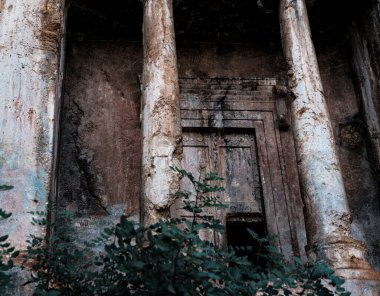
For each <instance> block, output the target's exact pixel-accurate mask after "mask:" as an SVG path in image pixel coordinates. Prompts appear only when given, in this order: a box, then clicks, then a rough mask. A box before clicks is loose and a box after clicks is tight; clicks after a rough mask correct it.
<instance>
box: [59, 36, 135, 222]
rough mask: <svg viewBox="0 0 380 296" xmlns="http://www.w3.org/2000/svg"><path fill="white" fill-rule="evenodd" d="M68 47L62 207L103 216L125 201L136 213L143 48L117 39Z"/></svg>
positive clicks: (60, 177)
mask: <svg viewBox="0 0 380 296" xmlns="http://www.w3.org/2000/svg"><path fill="white" fill-rule="evenodd" d="M69 46H70V47H69V50H68V52H67V64H66V82H65V87H64V98H63V109H62V121H61V139H60V151H59V155H60V161H59V163H60V164H59V173H58V198H57V202H58V206H59V208H61V209H62V208H65V209H68V210H71V211H73V212H75V213H76V214H77V215H78V216H88V215H95V216H96V215H100V216H103V215H107V214H109V210H108V207H112V206H115V205H117V204H121V205H124V208H125V211H126V212H127V213H133V214H138V211H139V194H140V167H141V137H140V91H139V84H138V75H139V73H141V60H142V59H141V55H142V51H141V46H139V45H133V44H131V43H127V42H114V41H103V42H102V41H84V42H73V43H72V44H70V45H69ZM138 61H140V63H139V62H138Z"/></svg>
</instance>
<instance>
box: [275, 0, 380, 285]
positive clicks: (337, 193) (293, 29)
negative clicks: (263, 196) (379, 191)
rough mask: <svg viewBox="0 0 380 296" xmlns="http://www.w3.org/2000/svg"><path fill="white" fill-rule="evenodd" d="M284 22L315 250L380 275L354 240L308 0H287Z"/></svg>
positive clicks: (345, 266)
mask: <svg viewBox="0 0 380 296" xmlns="http://www.w3.org/2000/svg"><path fill="white" fill-rule="evenodd" d="M280 22H281V32H282V40H283V47H284V52H285V56H286V58H287V62H288V65H289V84H290V88H291V91H292V92H293V97H294V101H293V102H292V117H293V127H294V135H295V140H296V151H297V158H298V162H299V170H300V175H301V184H302V189H303V195H304V200H305V204H306V215H307V220H306V223H307V231H308V241H309V244H310V248H311V251H312V252H313V253H314V254H315V256H316V258H319V259H326V260H328V261H329V262H330V264H331V265H332V266H333V268H334V269H335V270H337V273H338V274H339V275H341V276H344V277H347V278H350V277H351V278H360V277H361V278H362V279H371V278H372V279H378V278H379V275H378V274H376V273H375V272H374V271H373V270H372V269H371V267H370V265H369V264H368V262H367V261H366V259H365V248H364V245H363V244H361V243H359V242H356V241H354V240H353V239H352V234H351V225H350V212H349V208H348V203H347V199H346V194H345V189H344V185H343V178H342V175H341V172H340V166H339V161H338V156H337V153H336V148H335V141H334V136H333V131H332V127H331V123H330V121H329V114H328V111H327V106H326V101H325V98H324V92H323V87H322V83H321V78H320V74H319V69H318V63H317V59H316V55H315V50H314V46H313V43H312V40H311V33H310V28H309V23H308V16H307V12H306V7H305V2H304V0H299V1H288V0H283V1H282V2H281V4H280ZM310 255H311V256H312V254H310ZM352 270H357V271H356V272H352ZM354 273H355V274H354ZM359 274H360V275H359Z"/></svg>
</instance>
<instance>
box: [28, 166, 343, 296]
mask: <svg viewBox="0 0 380 296" xmlns="http://www.w3.org/2000/svg"><path fill="white" fill-rule="evenodd" d="M173 170H175V171H176V172H177V173H178V174H180V175H181V176H182V177H185V178H187V179H188V180H189V181H190V182H191V184H192V185H193V189H194V190H193V192H195V194H194V195H192V194H191V193H190V192H179V193H178V194H177V198H181V199H183V204H184V206H183V209H184V210H185V211H187V212H188V213H189V216H190V217H191V218H190V219H171V220H165V221H164V220H161V221H159V222H158V223H156V224H154V225H151V226H149V227H145V226H143V225H140V224H138V223H136V222H134V221H131V220H129V219H128V218H127V217H126V216H122V217H121V219H120V222H119V223H118V224H117V225H115V226H114V227H111V228H106V229H104V231H103V233H102V234H101V236H100V237H99V238H98V239H97V240H95V241H93V242H90V243H88V244H86V245H85V246H79V245H78V243H77V240H76V238H75V237H76V236H75V234H74V231H73V229H70V227H67V225H70V221H71V220H72V218H73V217H72V215H71V214H69V213H63V214H60V217H59V218H58V219H57V226H56V227H55V233H54V236H53V237H52V238H51V239H50V241H49V244H48V246H47V245H46V243H45V241H44V239H43V238H38V237H32V238H31V239H30V240H29V248H28V256H26V258H25V263H28V262H29V263H30V262H33V264H32V267H31V270H32V281H31V282H33V283H34V284H36V287H37V288H36V291H35V295H41V296H42V295H113V296H117V295H278V294H281V295H349V293H347V292H345V291H344V289H343V288H342V284H343V280H341V279H340V278H338V277H335V276H334V275H333V272H332V270H331V269H330V268H328V267H327V266H326V265H325V264H323V263H321V262H318V263H316V264H314V265H305V264H304V263H303V262H302V261H301V260H300V259H299V258H295V259H294V262H287V261H286V260H285V258H284V256H283V255H282V254H281V252H279V251H278V250H277V249H276V248H274V247H273V246H271V245H270V241H269V239H268V238H261V237H259V236H257V235H256V234H255V233H254V232H253V231H252V230H249V232H250V234H251V235H252V236H253V237H254V238H255V239H256V240H257V241H258V242H259V243H260V244H261V245H262V246H263V248H265V249H266V251H265V253H262V254H259V256H262V257H264V258H265V261H266V262H267V264H266V266H265V267H262V266H255V265H253V264H252V263H251V262H250V261H249V260H248V259H247V257H240V256H238V255H237V254H236V252H235V250H234V249H233V248H227V247H221V246H216V245H214V244H213V243H211V242H210V241H207V240H202V239H201V238H200V235H199V234H200V231H204V230H205V229H206V230H208V231H213V232H222V231H224V227H223V225H221V223H220V221H218V220H216V219H215V218H214V217H213V216H211V215H208V214H207V211H205V209H207V208H209V207H216V208H223V207H225V206H224V205H223V204H222V203H220V201H219V197H218V195H217V194H218V192H220V191H222V190H223V188H222V187H220V186H218V182H219V181H220V180H221V178H220V177H218V176H217V175H216V174H213V173H210V174H207V175H206V176H205V177H204V178H202V179H201V180H196V179H195V178H194V176H193V175H192V174H191V173H189V172H187V171H185V170H182V169H179V168H173ZM45 222H46V221H45V220H42V221H41V220H40V219H38V218H36V219H34V223H36V224H44V223H45ZM59 225H65V227H63V228H62V227H59ZM99 244H101V245H103V246H104V251H103V253H101V254H95V253H93V252H91V249H93V247H94V246H98V245H99ZM27 265H28V264H25V266H27Z"/></svg>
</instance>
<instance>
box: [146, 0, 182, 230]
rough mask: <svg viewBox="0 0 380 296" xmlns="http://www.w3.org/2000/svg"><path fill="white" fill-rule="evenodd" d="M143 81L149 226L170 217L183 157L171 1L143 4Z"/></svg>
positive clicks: (147, 222)
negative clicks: (174, 167)
mask: <svg viewBox="0 0 380 296" xmlns="http://www.w3.org/2000/svg"><path fill="white" fill-rule="evenodd" d="M143 46H144V65H143V77H142V130H143V140H142V151H143V152H142V153H143V160H142V162H143V163H142V168H143V171H142V201H143V206H142V211H143V213H142V216H143V221H144V223H145V224H147V225H148V224H151V223H154V222H156V221H157V220H159V219H160V218H168V217H169V207H170V205H171V204H172V203H173V201H174V194H175V192H177V191H178V189H179V176H178V175H177V174H176V173H175V172H174V171H172V170H171V169H170V166H179V164H180V158H181V154H182V147H181V123H180V108H179V87H178V74H177V57H176V46H175V34H174V24H173V7H172V0H145V1H144V24H143Z"/></svg>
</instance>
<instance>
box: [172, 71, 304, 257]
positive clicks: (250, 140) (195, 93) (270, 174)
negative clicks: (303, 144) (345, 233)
mask: <svg viewBox="0 0 380 296" xmlns="http://www.w3.org/2000/svg"><path fill="white" fill-rule="evenodd" d="M276 84H277V81H276V79H221V78H208V79H199V78H197V79H195V78H182V79H180V89H181V118H182V128H183V149H184V150H183V160H182V167H183V168H184V169H186V170H187V171H190V172H191V173H193V175H194V176H195V177H196V178H199V177H200V176H201V175H202V174H205V173H207V172H216V173H218V175H219V176H221V177H222V178H224V180H223V181H222V182H221V184H220V185H221V186H223V187H224V188H225V191H224V192H221V193H220V194H219V195H220V197H221V202H223V203H224V204H226V205H227V208H226V209H223V210H220V209H218V210H216V209H212V210H210V214H212V215H214V216H215V217H216V218H217V219H220V220H221V221H222V222H223V223H224V224H225V225H226V224H227V223H240V224H241V223H243V224H244V223H246V224H244V225H251V226H253V228H254V227H264V228H265V232H267V234H269V235H271V236H274V240H273V242H274V244H275V245H276V246H277V247H279V248H280V249H281V251H282V252H283V253H284V254H285V255H286V256H287V257H290V256H293V255H296V256H301V257H304V255H305V254H304V252H305V251H304V247H305V244H306V235H305V226H304V221H303V212H302V201H301V198H300V192H299V185H298V178H297V173H296V162H295V157H294V147H293V140H292V136H291V132H289V131H288V130H284V129H282V130H283V131H280V129H281V124H280V121H279V118H280V117H281V120H282V121H283V120H285V121H286V120H287V116H288V115H287V112H286V107H285V100H284V98H282V97H279V96H277V95H275V87H276ZM181 188H182V189H184V190H189V191H191V185H190V183H189V181H187V180H182V181H181ZM173 210H174V211H175V214H176V215H177V216H184V215H185V213H184V212H183V210H181V203H180V202H177V203H176V204H175V205H174V206H173ZM235 225H238V224H235ZM254 230H255V231H257V232H262V229H254ZM204 236H205V237H207V239H210V240H213V241H214V242H215V243H216V244H226V243H227V240H228V233H227V235H226V234H217V233H211V232H210V233H204Z"/></svg>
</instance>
